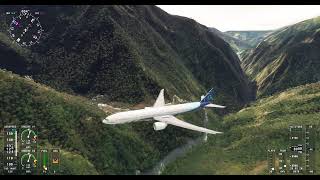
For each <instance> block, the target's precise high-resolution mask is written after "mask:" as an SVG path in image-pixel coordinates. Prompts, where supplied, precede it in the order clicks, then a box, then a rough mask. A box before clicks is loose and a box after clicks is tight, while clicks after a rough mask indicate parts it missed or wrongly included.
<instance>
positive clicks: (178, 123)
mask: <svg viewBox="0 0 320 180" xmlns="http://www.w3.org/2000/svg"><path fill="white" fill-rule="evenodd" d="M153 119H155V120H157V121H160V122H164V123H167V124H171V125H174V126H178V127H182V128H185V129H190V130H194V131H199V132H204V133H208V134H219V133H222V132H218V131H213V130H210V129H206V128H203V127H199V126H195V125H193V124H190V123H187V122H184V121H182V120H180V119H178V118H176V117H174V116H172V115H166V116H159V117H154V118H153Z"/></svg>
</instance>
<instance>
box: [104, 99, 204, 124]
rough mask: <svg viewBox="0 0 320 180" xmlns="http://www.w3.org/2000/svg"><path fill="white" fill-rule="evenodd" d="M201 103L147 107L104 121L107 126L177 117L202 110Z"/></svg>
mask: <svg viewBox="0 0 320 180" xmlns="http://www.w3.org/2000/svg"><path fill="white" fill-rule="evenodd" d="M200 104H201V103H200V102H192V103H185V104H177V105H166V106H161V107H146V108H144V109H139V110H131V111H126V112H119V113H116V114H113V115H110V116H108V117H107V118H106V119H104V120H103V122H104V123H105V124H123V123H128V122H132V121H139V120H143V119H149V118H153V117H158V116H165V115H176V114H180V113H184V112H189V111H193V110H196V109H198V108H200Z"/></svg>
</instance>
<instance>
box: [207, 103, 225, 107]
mask: <svg viewBox="0 0 320 180" xmlns="http://www.w3.org/2000/svg"><path fill="white" fill-rule="evenodd" d="M204 107H206V108H225V107H226V106H221V105H218V104H207V105H205V106H204Z"/></svg>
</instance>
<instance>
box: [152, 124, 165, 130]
mask: <svg viewBox="0 0 320 180" xmlns="http://www.w3.org/2000/svg"><path fill="white" fill-rule="evenodd" d="M167 125H168V124H167V123H164V122H155V123H153V129H154V130H155V131H160V130H163V129H165V128H166V127H167Z"/></svg>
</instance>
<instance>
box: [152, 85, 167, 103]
mask: <svg viewBox="0 0 320 180" xmlns="http://www.w3.org/2000/svg"><path fill="white" fill-rule="evenodd" d="M164 105H165V102H164V89H161V91H160V93H159V95H158V98H157V100H156V102H155V103H154V105H153V107H160V106H164Z"/></svg>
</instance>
